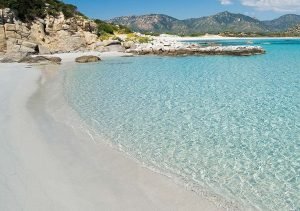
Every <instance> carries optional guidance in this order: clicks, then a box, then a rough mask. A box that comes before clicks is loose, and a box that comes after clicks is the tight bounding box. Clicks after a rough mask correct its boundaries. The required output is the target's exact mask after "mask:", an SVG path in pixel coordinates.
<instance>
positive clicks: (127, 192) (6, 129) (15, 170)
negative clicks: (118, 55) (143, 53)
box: [0, 52, 222, 211]
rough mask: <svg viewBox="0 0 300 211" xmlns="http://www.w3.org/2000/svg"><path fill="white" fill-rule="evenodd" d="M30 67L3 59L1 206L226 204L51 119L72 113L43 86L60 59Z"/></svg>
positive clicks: (161, 207)
mask: <svg viewBox="0 0 300 211" xmlns="http://www.w3.org/2000/svg"><path fill="white" fill-rule="evenodd" d="M79 54H82V53H76V54H60V55H59V56H61V58H62V59H63V63H65V64H66V63H70V62H72V61H74V60H73V59H74V57H75V56H78V55H79ZM85 54H94V53H91V52H89V53H85ZM95 54H96V55H99V53H95ZM95 54H94V55H95ZM100 56H101V57H102V58H105V56H112V55H111V54H106V55H105V54H100ZM65 64H63V65H65ZM26 67H28V65H21V64H0V84H1V91H0V99H1V104H0V109H1V113H3V114H4V115H2V116H1V117H0V120H1V123H0V126H1V127H0V132H1V134H2V135H1V136H2V137H1V139H0V150H1V152H0V169H1V173H0V210H208V211H210V210H222V209H221V208H217V207H216V205H214V204H213V203H212V202H210V201H208V200H207V199H204V198H202V197H200V196H199V195H196V194H195V193H193V192H192V191H188V190H186V189H185V188H184V187H182V186H179V185H177V184H175V183H174V182H173V181H172V180H171V179H169V178H167V177H165V176H162V175H160V174H157V173H154V172H152V171H150V170H148V169H147V168H144V167H142V166H141V165H138V163H136V162H134V161H133V160H131V159H128V158H127V157H126V156H125V155H124V154H123V153H121V152H119V151H116V150H114V149H112V148H111V147H109V146H108V145H106V144H104V143H97V144H96V143H95V142H93V140H92V138H91V137H89V136H88V134H85V135H84V134H81V133H80V132H79V131H78V130H77V128H74V127H73V122H72V121H75V120H74V119H72V118H71V119H65V120H63V121H62V118H60V119H56V118H54V116H53V115H52V114H50V113H49V111H51V110H52V111H55V112H57V113H56V114H58V115H59V114H65V115H66V117H68V114H69V113H68V112H70V111H68V108H66V107H64V106H62V105H60V104H59V103H56V101H55V97H56V94H57V93H55V91H57V89H55V88H54V89H52V92H48V91H45V90H46V88H47V86H50V85H51V84H48V83H51V78H52V79H53V80H52V81H55V79H56V71H57V70H55V69H56V68H57V66H56V67H55V66H53V67H50V66H41V67H42V68H41V69H42V73H43V74H41V72H40V71H39V70H37V68H36V67H34V68H31V69H28V68H26ZM45 74H46V75H47V76H46V77H47V78H48V79H47V80H45ZM49 78H50V80H49ZM49 81H50V82H49ZM51 86H52V85H51ZM47 106H50V107H51V109H50V110H49V109H48V108H47ZM52 111H51V112H52Z"/></svg>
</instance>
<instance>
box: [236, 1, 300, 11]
mask: <svg viewBox="0 0 300 211" xmlns="http://www.w3.org/2000/svg"><path fill="white" fill-rule="evenodd" d="M241 3H242V5H244V6H249V7H253V8H255V9H257V10H263V11H266V10H272V11H278V12H295V11H300V0H241Z"/></svg>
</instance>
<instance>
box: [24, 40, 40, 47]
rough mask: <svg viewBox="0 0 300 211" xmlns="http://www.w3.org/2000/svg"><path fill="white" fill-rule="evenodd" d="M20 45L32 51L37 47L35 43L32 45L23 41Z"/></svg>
mask: <svg viewBox="0 0 300 211" xmlns="http://www.w3.org/2000/svg"><path fill="white" fill-rule="evenodd" d="M21 45H22V46H25V47H27V48H32V49H35V48H37V46H38V45H37V44H36V43H32V42H28V41H23V42H22V44H21Z"/></svg>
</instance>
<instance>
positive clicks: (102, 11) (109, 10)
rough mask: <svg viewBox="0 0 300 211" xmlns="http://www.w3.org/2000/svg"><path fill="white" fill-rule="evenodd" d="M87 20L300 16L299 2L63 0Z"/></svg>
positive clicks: (273, 0)
mask: <svg viewBox="0 0 300 211" xmlns="http://www.w3.org/2000/svg"><path fill="white" fill-rule="evenodd" d="M63 1H64V2H65V3H70V4H74V5H76V6H77V7H78V9H79V11H81V12H82V13H84V14H85V15H87V16H88V17H90V18H99V19H103V20H108V19H111V18H114V17H119V16H129V15H145V14H165V15H169V16H172V17H174V18H177V19H187V18H198V17H202V16H208V15H214V14H216V13H218V12H223V11H229V12H233V13H241V14H244V15H248V16H251V17H255V18H258V19H260V20H271V19H274V18H278V17H279V16H281V15H284V14H300V0H90V1H87V0H63Z"/></svg>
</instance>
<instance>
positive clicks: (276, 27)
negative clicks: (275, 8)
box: [263, 14, 300, 32]
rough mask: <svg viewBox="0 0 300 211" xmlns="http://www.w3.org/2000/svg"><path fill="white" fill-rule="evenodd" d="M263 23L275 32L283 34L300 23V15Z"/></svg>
mask: <svg viewBox="0 0 300 211" xmlns="http://www.w3.org/2000/svg"><path fill="white" fill-rule="evenodd" d="M263 23H264V24H265V25H266V26H267V27H268V28H269V29H271V30H272V31H274V32H283V31H286V30H288V29H289V28H291V27H293V26H295V25H297V24H299V23H300V15H293V14H288V15H283V16H281V17H279V18H277V19H274V20H271V21H263Z"/></svg>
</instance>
